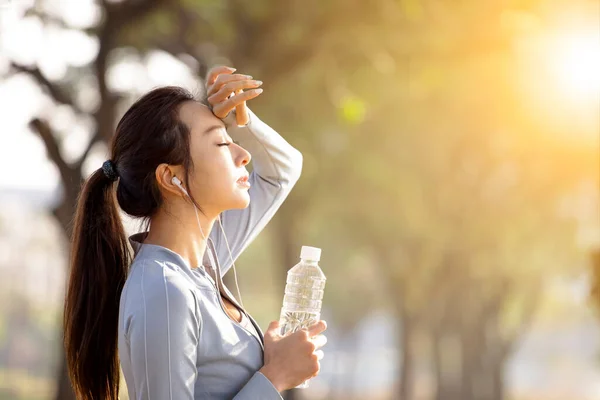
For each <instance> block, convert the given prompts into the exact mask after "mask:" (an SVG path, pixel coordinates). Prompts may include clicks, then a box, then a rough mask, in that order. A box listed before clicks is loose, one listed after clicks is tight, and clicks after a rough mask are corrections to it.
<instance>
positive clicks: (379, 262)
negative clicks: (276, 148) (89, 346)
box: [0, 0, 600, 400]
mask: <svg viewBox="0 0 600 400" xmlns="http://www.w3.org/2000/svg"><path fill="white" fill-rule="evenodd" d="M219 64H225V65H231V66H234V67H236V68H238V71H239V72H241V73H247V74H251V75H253V76H254V77H255V78H256V79H260V80H263V81H264V82H265V83H264V86H263V87H264V89H265V92H264V93H263V94H262V95H261V96H260V97H259V98H258V99H256V100H253V101H252V102H251V103H250V107H251V108H252V109H253V110H254V111H255V112H256V113H257V114H258V115H259V116H260V117H261V119H263V120H264V121H266V122H267V123H268V124H270V125H271V126H273V127H274V128H275V129H276V130H277V131H278V132H280V133H281V134H282V135H283V136H284V137H285V138H286V139H287V140H288V141H289V142H290V143H291V144H293V145H294V146H295V147H296V148H298V149H299V150H300V151H301V152H302V153H303V154H304V169H303V175H302V177H301V179H300V181H299V183H298V184H297V186H296V188H295V190H294V191H293V193H292V194H291V195H290V197H289V198H288V200H287V201H286V202H285V204H284V205H283V207H282V208H281V210H280V212H279V213H278V214H277V215H276V216H275V218H274V219H273V220H272V222H271V223H270V224H269V225H268V227H267V229H266V230H265V231H264V232H263V233H262V234H261V235H259V237H258V238H257V239H256V241H255V242H254V243H253V244H252V245H251V246H250V247H249V249H248V250H247V251H246V252H245V253H244V254H243V256H242V257H241V258H240V260H239V262H238V263H237V266H238V274H239V282H240V286H241V292H242V294H243V298H244V302H245V304H246V306H247V308H248V309H249V311H250V312H251V313H252V315H254V316H255V317H256V318H257V320H258V321H259V323H260V325H261V327H262V328H263V329H266V326H267V325H268V322H269V321H271V320H273V319H277V318H278V316H279V310H280V307H281V302H282V296H283V289H284V282H285V274H286V272H287V270H288V269H289V268H290V267H292V266H293V265H294V264H295V263H296V262H297V260H298V256H299V251H300V247H301V246H302V245H313V246H317V247H321V248H322V249H323V257H322V261H321V265H322V268H323V270H324V272H325V274H326V275H327V278H328V282H327V287H326V293H325V298H324V308H323V318H324V319H326V320H327V321H328V325H329V328H328V331H327V336H328V339H329V342H328V344H327V345H326V347H325V348H324V350H325V358H324V359H323V361H322V370H321V374H320V375H319V376H318V377H317V378H315V379H313V380H312V381H311V384H310V387H309V388H308V389H306V390H303V391H290V392H288V393H286V394H285V397H286V399H329V400H341V399H344V400H346V399H372V400H378V399H382V400H383V399H386V400H387V399H399V400H429V399H431V400H596V399H600V324H599V323H598V316H599V313H598V311H597V309H596V308H595V304H596V302H597V300H596V298H595V297H594V294H595V293H596V292H595V289H594V288H595V287H596V285H595V283H594V282H595V281H596V280H598V279H599V278H598V271H599V270H600V266H599V265H598V264H599V263H600V256H599V255H598V251H599V250H598V249H599V248H600V206H599V202H600V196H599V193H600V191H599V181H600V172H599V170H600V168H599V157H600V72H599V71H600V2H598V1H587V0H568V1H567V0H506V1H494V0H483V1H482V0H460V1H443V0H373V1H361V0H279V1H267V0H253V1H249V0H120V1H117V0H96V1H93V0H0V276H1V278H0V399H2V400H6V399H11V400H12V399H15V400H46V399H57V400H67V399H72V395H71V394H70V391H69V386H68V382H67V381H66V379H65V375H64V369H63V366H64V364H63V354H62V351H61V329H60V326H61V310H62V299H63V295H64V288H65V278H66V270H67V267H66V266H67V254H68V229H69V223H70V221H71V218H72V215H73V209H74V206H75V201H76V196H77V192H78V190H79V187H80V184H81V182H82V179H85V177H87V176H88V175H89V174H90V173H91V172H92V171H94V170H95V169H97V168H99V167H100V165H101V163H102V162H103V161H104V160H105V159H106V158H107V145H106V143H107V142H108V140H109V139H110V137H111V135H112V134H113V131H114V127H115V124H116V121H118V119H119V118H120V116H121V115H122V114H123V113H124V111H125V110H126V109H127V107H128V106H129V105H130V104H131V103H132V102H133V101H134V100H135V99H136V98H137V97H139V96H140V95H142V94H143V93H145V92H146V91H148V90H150V89H151V88H153V87H156V86H160V85H170V84H175V85H181V86H184V87H186V88H188V89H190V90H192V91H197V90H199V89H201V88H202V80H201V78H202V77H204V76H205V74H206V71H207V68H210V67H212V66H214V65H219ZM135 226H136V225H135V224H132V223H129V224H128V227H129V229H131V230H135ZM594 260H595V261H594ZM594 263H595V264H594ZM594 265H596V266H595V267H594ZM230 275H231V274H228V276H227V282H228V284H229V285H231V283H232V282H233V280H232V279H231V278H232V277H231V276H230ZM121 398H122V399H126V398H127V397H126V391H125V390H122V396H121Z"/></svg>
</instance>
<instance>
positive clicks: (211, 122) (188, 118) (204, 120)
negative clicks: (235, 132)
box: [179, 101, 225, 135]
mask: <svg viewBox="0 0 600 400" xmlns="http://www.w3.org/2000/svg"><path fill="white" fill-rule="evenodd" d="M179 116H180V118H181V121H182V122H183V123H184V124H186V125H187V126H188V127H189V128H190V132H191V133H193V134H196V135H201V134H203V133H204V132H205V131H206V130H207V129H208V128H210V127H213V126H215V125H221V126H223V127H225V125H224V124H223V122H222V121H221V120H220V119H219V118H217V117H216V116H215V115H214V114H213V113H212V111H211V110H210V109H209V108H208V107H207V106H205V105H204V104H202V103H198V102H197V101H186V102H185V103H183V104H182V105H181V107H180V108H179Z"/></svg>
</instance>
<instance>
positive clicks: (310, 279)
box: [279, 246, 326, 389]
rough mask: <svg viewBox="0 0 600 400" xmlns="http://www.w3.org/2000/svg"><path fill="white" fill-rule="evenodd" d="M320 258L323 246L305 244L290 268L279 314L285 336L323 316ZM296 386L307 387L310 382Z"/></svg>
mask: <svg viewBox="0 0 600 400" xmlns="http://www.w3.org/2000/svg"><path fill="white" fill-rule="evenodd" d="M320 258H321V249H319V248H316V247H310V246H302V251H301V252H300V262H299V263H298V264H296V265H295V266H293V267H292V268H291V269H290V270H289V271H288V274H287V280H286V285H285V295H284V297H283V307H282V308H281V315H280V317H279V324H280V329H281V331H280V333H281V335H283V336H285V335H288V334H290V333H293V332H296V331H297V330H300V329H304V328H308V327H309V326H311V325H313V324H315V323H316V322H318V321H319V320H320V319H321V305H322V301H323V293H324V289H325V280H326V278H325V274H323V271H322V270H321V268H320V267H319V260H320ZM296 387H297V388H301V389H304V388H307V387H308V381H305V382H304V383H302V384H301V385H299V386H296Z"/></svg>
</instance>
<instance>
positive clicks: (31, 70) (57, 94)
mask: <svg viewBox="0 0 600 400" xmlns="http://www.w3.org/2000/svg"><path fill="white" fill-rule="evenodd" d="M11 66H12V68H13V69H15V70H17V71H19V72H24V73H26V74H29V76H31V77H32V78H33V79H35V80H36V81H37V83H38V84H39V85H40V86H42V88H44V89H46V91H47V92H48V93H49V94H50V97H52V99H54V101H56V102H57V103H59V104H66V105H68V106H70V107H72V108H73V110H74V111H75V112H76V113H78V114H82V113H83V112H82V111H81V109H80V108H79V107H78V106H77V105H76V104H75V102H74V101H73V99H72V98H71V96H70V95H69V94H68V93H67V92H65V91H64V90H63V89H61V88H60V87H59V86H58V85H57V84H56V82H51V81H49V80H48V78H46V77H45V76H44V74H42V71H40V70H39V68H37V67H27V66H25V65H21V64H18V63H16V62H14V61H13V62H12V63H11Z"/></svg>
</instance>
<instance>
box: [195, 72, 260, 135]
mask: <svg viewBox="0 0 600 400" xmlns="http://www.w3.org/2000/svg"><path fill="white" fill-rule="evenodd" d="M234 72H235V68H230V67H225V66H219V67H215V68H212V69H211V70H210V71H209V72H208V75H207V78H206V94H207V97H208V103H209V104H210V106H211V107H212V112H213V114H215V115H216V116H217V117H219V118H221V119H223V118H225V117H226V116H227V115H228V114H229V113H230V112H231V111H232V110H233V109H235V110H236V122H237V124H238V125H246V124H247V123H248V110H247V108H246V102H247V101H248V100H251V99H253V98H255V97H257V96H259V95H260V94H261V93H262V91H263V90H262V89H260V88H259V86H260V85H262V82H261V81H257V80H254V79H252V77H251V76H250V75H242V74H234Z"/></svg>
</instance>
